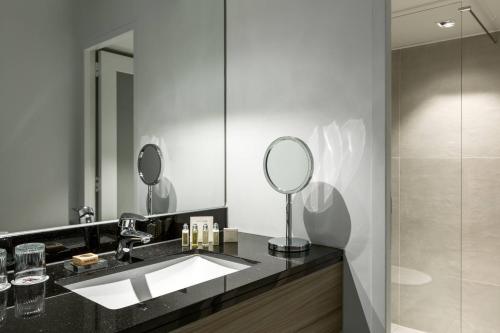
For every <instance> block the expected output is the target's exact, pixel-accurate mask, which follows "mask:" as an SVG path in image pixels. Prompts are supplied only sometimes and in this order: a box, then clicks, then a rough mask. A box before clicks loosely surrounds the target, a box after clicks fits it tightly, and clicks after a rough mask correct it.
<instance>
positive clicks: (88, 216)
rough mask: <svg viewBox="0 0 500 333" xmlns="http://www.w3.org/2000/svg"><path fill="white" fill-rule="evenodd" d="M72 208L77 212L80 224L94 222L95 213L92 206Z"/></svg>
mask: <svg viewBox="0 0 500 333" xmlns="http://www.w3.org/2000/svg"><path fill="white" fill-rule="evenodd" d="M73 210H74V211H75V212H76V213H77V214H78V220H79V221H80V224H86V223H92V222H95V213H94V209H93V208H92V207H88V206H82V207H79V208H73Z"/></svg>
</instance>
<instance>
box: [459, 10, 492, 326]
mask: <svg viewBox="0 0 500 333" xmlns="http://www.w3.org/2000/svg"><path fill="white" fill-rule="evenodd" d="M472 8H473V10H474V9H476V10H477V12H476V14H477V15H478V17H479V19H481V20H484V24H485V25H486V26H487V27H488V28H489V29H491V30H493V28H492V27H490V26H489V25H488V21H487V19H486V17H485V16H484V14H483V15H481V14H482V12H481V11H480V8H477V6H476V7H474V6H473V7H472ZM463 25H464V34H467V35H473V36H471V37H467V38H463V39H462V50H463V51H462V52H463V56H462V59H463V60H462V66H463V68H462V70H463V75H462V82H463V84H462V116H463V118H462V119H463V120H462V129H463V136H462V143H463V144H462V168H463V175H462V184H463V194H462V216H463V217H462V332H464V333H465V332H500V316H499V314H500V126H499V125H500V46H499V44H495V43H493V42H492V40H491V39H490V38H489V37H488V36H487V35H486V34H484V33H483V31H482V30H481V27H480V26H479V25H478V23H477V22H476V21H475V20H474V18H473V17H472V15H470V13H467V12H464V13H463ZM478 33H479V34H478ZM494 35H495V36H496V39H497V40H498V39H499V38H500V34H499V33H498V32H497V33H494Z"/></svg>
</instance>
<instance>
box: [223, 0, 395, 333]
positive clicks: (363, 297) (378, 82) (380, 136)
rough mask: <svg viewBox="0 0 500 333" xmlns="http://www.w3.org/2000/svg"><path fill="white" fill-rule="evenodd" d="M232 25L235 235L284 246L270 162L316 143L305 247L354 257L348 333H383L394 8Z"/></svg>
mask: <svg viewBox="0 0 500 333" xmlns="http://www.w3.org/2000/svg"><path fill="white" fill-rule="evenodd" d="M227 13H228V17H227V20H228V32H227V37H228V41H227V43H228V44H227V50H228V51H227V52H228V63H227V66H228V91H227V93H228V114H227V124H228V133H227V135H228V137H227V142H228V143H227V156H228V160H227V172H228V174H227V187H228V193H227V195H228V200H227V201H228V202H227V203H228V207H229V223H230V225H231V226H232V227H237V228H239V229H240V230H241V231H246V232H252V233H257V234H265V235H269V236H284V233H285V206H284V204H285V197H284V195H281V194H279V193H277V192H274V191H273V190H272V189H271V188H270V186H269V185H268V184H267V182H266V180H265V178H264V174H263V170H262V159H263V155H264V151H265V150H266V148H267V146H268V145H269V143H270V142H271V141H273V140H274V139H275V138H277V137H279V136H283V135H293V136H297V137H299V138H302V139H303V140H305V141H306V142H307V143H308V145H309V146H310V148H311V150H312V152H313V155H314V159H315V163H316V169H315V173H314V176H313V179H312V183H311V184H310V185H309V186H308V187H307V188H306V189H305V190H304V191H303V192H302V193H301V194H299V195H296V196H295V198H294V208H293V215H294V221H293V226H294V235H295V236H300V237H306V238H309V239H311V240H312V241H313V242H314V243H316V244H324V245H331V246H338V247H344V248H345V255H346V259H347V260H346V262H345V264H346V265H345V267H346V270H345V286H344V294H345V302H344V332H365V331H368V330H370V331H371V332H383V331H384V327H385V196H386V194H385V187H386V181H385V179H386V177H385V159H386V158H385V121H386V119H385V101H386V99H385V84H386V82H385V66H386V65H385V55H386V43H387V40H386V27H385V23H384V22H385V14H386V8H385V1H384V0H373V1H366V0H337V1H334V0H309V1H301V0H273V1H270V0H253V1H247V0H228V11H227Z"/></svg>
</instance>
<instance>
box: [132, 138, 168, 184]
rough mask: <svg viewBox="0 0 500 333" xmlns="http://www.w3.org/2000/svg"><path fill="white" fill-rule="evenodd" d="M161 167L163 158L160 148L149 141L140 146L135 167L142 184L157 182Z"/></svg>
mask: <svg viewBox="0 0 500 333" xmlns="http://www.w3.org/2000/svg"><path fill="white" fill-rule="evenodd" d="M162 167H163V158H162V155H161V150H160V148H159V147H158V146H157V145H154V144H151V143H149V144H147V145H145V146H144V147H142V149H141V151H140V152H139V158H138V161H137V168H138V170H139V176H140V177H141V179H142V181H143V182H144V184H146V185H148V186H152V185H156V184H158V183H159V182H160V176H161V171H162Z"/></svg>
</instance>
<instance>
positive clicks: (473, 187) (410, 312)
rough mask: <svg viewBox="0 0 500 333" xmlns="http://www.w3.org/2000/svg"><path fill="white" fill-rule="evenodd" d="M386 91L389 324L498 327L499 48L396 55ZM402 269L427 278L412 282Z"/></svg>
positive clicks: (476, 43) (447, 46)
mask: <svg viewBox="0 0 500 333" xmlns="http://www.w3.org/2000/svg"><path fill="white" fill-rule="evenodd" d="M392 93H393V128H392V136H393V141H392V145H393V152H392V162H393V164H392V168H393V169H392V171H393V179H392V180H393V187H392V191H393V192H392V196H393V225H392V229H393V234H392V235H393V236H392V244H393V246H392V251H393V252H397V253H393V254H392V264H393V265H394V266H397V267H401V273H399V274H401V279H402V284H399V285H398V284H395V283H393V287H392V297H393V299H392V318H393V321H394V322H396V323H398V324H401V325H403V326H407V327H411V328H415V329H419V330H422V331H426V332H460V331H462V332H464V333H466V332H500V319H499V318H500V316H499V315H498V313H500V46H499V45H495V44H493V43H491V41H490V40H489V39H488V38H486V37H484V36H478V37H472V38H466V39H462V40H453V41H447V42H442V43H436V44H432V45H426V46H419V47H415V48H409V49H403V50H399V51H395V52H393V91H392ZM405 269H413V270H415V271H417V272H418V273H423V274H426V275H427V276H430V277H431V278H432V280H431V281H430V282H427V283H423V284H420V285H412V284H411V283H408V281H406V280H405V278H403V276H404V274H403V273H402V272H403V270H405ZM413 272H414V271H413ZM396 274H398V270H397V269H396ZM393 278H394V276H393ZM410 282H411V281H410ZM485 307H487V310H486V311H485V310H484V308H485Z"/></svg>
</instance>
